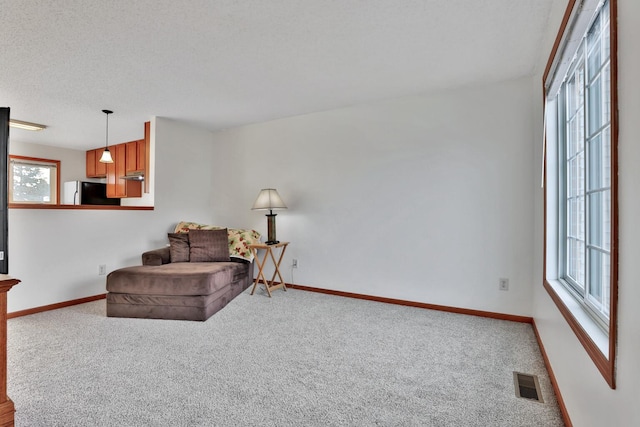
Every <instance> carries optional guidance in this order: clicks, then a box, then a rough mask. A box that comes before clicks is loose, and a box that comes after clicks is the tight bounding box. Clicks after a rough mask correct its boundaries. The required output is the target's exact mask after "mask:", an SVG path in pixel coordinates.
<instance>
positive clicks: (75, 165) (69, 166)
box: [9, 141, 87, 200]
mask: <svg viewBox="0 0 640 427" xmlns="http://www.w3.org/2000/svg"><path fill="white" fill-rule="evenodd" d="M9 154H14V155H18V156H27V157H37V158H40V159H49V160H60V183H61V184H60V191H62V183H63V182H65V181H76V180H81V179H86V173H87V170H86V168H85V163H86V154H85V152H84V151H80V150H71V149H68V148H60V147H52V146H48V145H41V144H29V143H25V142H21V141H11V142H10V143H9ZM60 200H62V195H61V197H60Z"/></svg>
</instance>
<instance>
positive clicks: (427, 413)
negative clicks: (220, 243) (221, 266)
mask: <svg viewBox="0 0 640 427" xmlns="http://www.w3.org/2000/svg"><path fill="white" fill-rule="evenodd" d="M8 357H9V370H8V382H9V384H8V388H9V395H10V396H11V398H12V399H13V400H14V402H15V406H16V426H18V427H23V426H47V427H51V426H65V427H68V426H456V427H459V426H483V427H487V426H509V427H515V426H561V425H562V421H561V416H560V412H559V410H558V407H557V403H556V400H555V397H554V395H553V389H552V388H551V385H550V382H549V378H548V375H547V373H546V370H545V367H544V364H543V361H542V357H541V355H540V352H539V349H538V346H537V343H536V340H535V337H534V334H533V330H532V328H531V325H528V324H521V323H514V322H506V321H500V320H493V319H485V318H480V317H474V316H464V315H456V314H451V313H444V312H438V311H431V310H424V309H419V308H411V307H402V306H395V305H387V304H382V303H376V302H370V301H362V300H355V299H349V298H341V297H336V296H329V295H322V294H316V293H310V292H305V291H299V290H289V291H287V292H286V293H285V292H281V291H277V292H275V293H274V297H273V298H268V297H266V296H265V295H264V293H263V292H258V293H257V294H256V295H254V296H250V295H249V293H248V292H245V293H243V294H241V295H240V296H238V297H237V298H236V299H235V300H233V301H232V302H231V303H230V304H229V305H228V306H227V307H226V308H224V309H223V310H222V311H220V312H218V313H217V314H215V315H214V316H213V317H211V318H210V319H209V320H208V321H206V322H204V323H200V322H186V321H168V320H147V319H116V318H107V317H105V301H104V300H101V301H96V302H92V303H88V304H82V305H78V306H74V307H69V308H64V309H60V310H55V311H50V312H46V313H40V314H35V315H31V316H25V317H20V318H15V319H11V320H9V340H8ZM513 371H519V372H525V373H530V374H535V375H538V376H539V380H540V385H541V388H542V393H543V397H544V402H545V403H536V402H532V401H529V400H526V399H521V398H517V397H516V396H515V393H514V384H513Z"/></svg>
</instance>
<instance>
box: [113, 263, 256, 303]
mask: <svg viewBox="0 0 640 427" xmlns="http://www.w3.org/2000/svg"><path fill="white" fill-rule="evenodd" d="M250 266H251V264H248V263H239V262H189V263H186V262H178V263H170V264H163V265H158V266H149V265H139V266H134V267H125V268H120V269H118V270H115V271H112V272H111V273H109V275H108V276H107V291H108V292H117V293H123V294H134V295H210V294H212V293H214V292H216V291H217V290H219V289H222V288H224V287H228V286H229V284H230V283H233V282H234V279H236V278H242V277H244V276H246V275H247V274H248V272H249V268H250Z"/></svg>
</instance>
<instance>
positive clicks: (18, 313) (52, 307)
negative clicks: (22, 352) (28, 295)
mask: <svg viewBox="0 0 640 427" xmlns="http://www.w3.org/2000/svg"><path fill="white" fill-rule="evenodd" d="M106 297H107V294H100V295H93V296H91V297H86V298H79V299H74V300H71V301H64V302H59V303H56V304H49V305H43V306H41V307H34V308H29V309H26V310H20V311H14V312H12V313H8V314H7V319H13V318H14V317H21V316H28V315H29V314H36V313H42V312H43V311H49V310H57V309H58V308H64V307H70V306H72V305H78V304H84V303H86V302H91V301H97V300H100V299H105V298H106Z"/></svg>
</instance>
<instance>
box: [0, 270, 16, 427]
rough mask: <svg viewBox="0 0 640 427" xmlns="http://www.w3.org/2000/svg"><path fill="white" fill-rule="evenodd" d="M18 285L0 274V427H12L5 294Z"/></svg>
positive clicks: (12, 407)
mask: <svg viewBox="0 0 640 427" xmlns="http://www.w3.org/2000/svg"><path fill="white" fill-rule="evenodd" d="M18 283H20V280H18V279H13V278H11V277H9V276H7V275H6V274H0V427H13V419H14V418H13V414H14V413H15V408H14V406H13V402H12V401H11V399H9V396H7V292H9V290H10V289H11V288H12V287H13V286H15V285H17V284H18Z"/></svg>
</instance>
